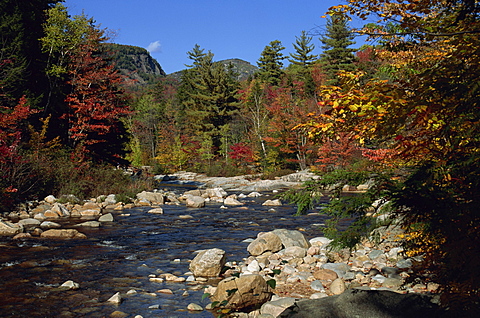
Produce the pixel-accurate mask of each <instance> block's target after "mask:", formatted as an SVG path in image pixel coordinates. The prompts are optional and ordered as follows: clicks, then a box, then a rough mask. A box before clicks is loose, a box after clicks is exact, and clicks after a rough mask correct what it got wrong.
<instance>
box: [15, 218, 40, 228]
mask: <svg viewBox="0 0 480 318" xmlns="http://www.w3.org/2000/svg"><path fill="white" fill-rule="evenodd" d="M40 223H41V222H40V221H39V220H37V219H32V218H28V219H23V220H20V221H18V224H19V225H21V226H23V227H24V228H25V229H27V230H30V229H33V228H36V227H38V226H40Z"/></svg>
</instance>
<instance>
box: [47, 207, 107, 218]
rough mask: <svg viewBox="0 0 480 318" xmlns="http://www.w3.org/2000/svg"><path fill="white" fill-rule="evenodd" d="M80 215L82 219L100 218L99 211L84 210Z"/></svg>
mask: <svg viewBox="0 0 480 318" xmlns="http://www.w3.org/2000/svg"><path fill="white" fill-rule="evenodd" d="M45 215H46V214H45ZM80 215H81V216H82V217H87V218H96V217H98V216H100V211H99V210H96V209H95V210H94V209H86V210H82V211H80Z"/></svg>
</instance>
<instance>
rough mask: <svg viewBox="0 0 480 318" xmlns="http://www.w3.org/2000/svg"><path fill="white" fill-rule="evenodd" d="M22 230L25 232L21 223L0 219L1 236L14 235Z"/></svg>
mask: <svg viewBox="0 0 480 318" xmlns="http://www.w3.org/2000/svg"><path fill="white" fill-rule="evenodd" d="M21 232H23V226H22V225H21V224H13V223H11V222H7V221H0V236H14V235H17V234H18V233H21Z"/></svg>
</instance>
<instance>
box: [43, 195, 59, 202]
mask: <svg viewBox="0 0 480 318" xmlns="http://www.w3.org/2000/svg"><path fill="white" fill-rule="evenodd" d="M43 201H45V202H47V203H49V204H54V203H55V202H57V198H55V197H54V196H53V195H49V196H46V197H45V199H43Z"/></svg>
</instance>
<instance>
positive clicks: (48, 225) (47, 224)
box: [40, 221, 62, 230]
mask: <svg viewBox="0 0 480 318" xmlns="http://www.w3.org/2000/svg"><path fill="white" fill-rule="evenodd" d="M40 227H41V228H42V229H44V230H45V229H46V230H48V229H58V228H61V227H62V226H61V225H60V224H58V223H55V222H52V221H43V222H42V223H41V224H40Z"/></svg>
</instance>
